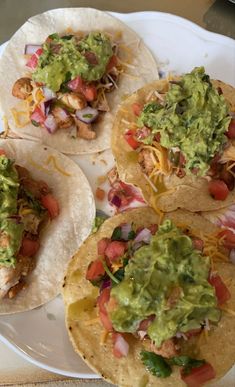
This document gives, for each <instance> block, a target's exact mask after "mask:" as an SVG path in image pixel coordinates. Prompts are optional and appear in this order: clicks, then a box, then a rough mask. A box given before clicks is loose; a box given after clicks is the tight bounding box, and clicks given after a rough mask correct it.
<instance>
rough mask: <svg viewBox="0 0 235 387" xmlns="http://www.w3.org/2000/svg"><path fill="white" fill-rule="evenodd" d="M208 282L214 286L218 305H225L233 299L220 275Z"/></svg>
mask: <svg viewBox="0 0 235 387" xmlns="http://www.w3.org/2000/svg"><path fill="white" fill-rule="evenodd" d="M208 282H209V283H210V284H211V285H212V286H214V288H215V294H216V297H217V300H218V304H219V305H221V304H224V303H225V302H226V301H228V300H229V299H230V298H231V293H230V291H229V290H228V288H227V286H226V285H225V283H224V282H223V281H222V279H221V277H220V276H219V275H213V276H210V278H209V280H208Z"/></svg>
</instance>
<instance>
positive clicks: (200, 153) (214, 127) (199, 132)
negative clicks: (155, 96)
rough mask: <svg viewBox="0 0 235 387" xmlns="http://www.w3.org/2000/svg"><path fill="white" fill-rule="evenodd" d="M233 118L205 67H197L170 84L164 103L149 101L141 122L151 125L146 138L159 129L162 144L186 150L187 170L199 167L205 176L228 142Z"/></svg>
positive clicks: (184, 152)
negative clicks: (212, 160)
mask: <svg viewBox="0 0 235 387" xmlns="http://www.w3.org/2000/svg"><path fill="white" fill-rule="evenodd" d="M230 120H231V117H229V115H228V106H227V103H226V101H225V98H224V96H223V95H220V94H219V92H218V91H217V89H216V88H214V87H213V86H212V84H211V82H210V78H209V76H208V75H206V74H205V70H204V68H203V67H198V68H195V69H194V70H193V71H192V72H191V73H189V74H186V75H184V76H182V77H181V79H180V80H179V81H174V82H172V83H171V84H170V89H169V91H168V92H167V93H166V96H165V101H164V103H163V105H161V104H159V103H157V102H151V103H148V104H146V105H145V106H144V109H143V111H142V113H141V115H140V117H139V120H138V126H140V127H142V126H143V125H146V126H148V127H149V128H151V129H152V131H151V132H152V133H151V135H150V136H149V137H148V138H147V139H145V140H144V142H147V143H150V144H151V143H152V141H153V138H154V134H156V133H160V135H161V138H160V144H161V145H162V146H163V147H165V148H168V149H171V148H174V147H177V148H179V149H180V151H181V152H182V153H183V155H184V157H185V159H186V165H185V171H186V174H191V173H192V170H194V172H195V170H196V171H197V174H198V175H199V176H203V175H205V174H206V172H207V170H208V168H209V162H210V161H211V159H212V158H213V157H214V156H215V154H216V153H217V152H220V151H222V149H223V146H224V144H225V143H226V136H225V134H224V133H225V132H226V131H227V130H228V126H229V123H230Z"/></svg>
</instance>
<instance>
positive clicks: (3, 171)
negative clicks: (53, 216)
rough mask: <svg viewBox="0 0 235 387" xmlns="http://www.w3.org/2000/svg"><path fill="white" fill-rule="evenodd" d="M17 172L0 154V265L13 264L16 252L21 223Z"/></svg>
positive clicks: (9, 161)
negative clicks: (18, 209)
mask: <svg viewBox="0 0 235 387" xmlns="http://www.w3.org/2000/svg"><path fill="white" fill-rule="evenodd" d="M18 190H19V180H18V174H17V171H16V170H15V167H14V163H13V161H12V160H10V159H8V158H7V157H6V156H0V203H1V207H0V265H4V266H14V264H15V261H16V258H15V255H16V254H17V253H18V251H19V248H20V245H21V240H22V234H23V229H24V227H23V224H22V223H17V221H16V220H15V219H14V218H11V216H14V215H15V214H16V213H17V197H18Z"/></svg>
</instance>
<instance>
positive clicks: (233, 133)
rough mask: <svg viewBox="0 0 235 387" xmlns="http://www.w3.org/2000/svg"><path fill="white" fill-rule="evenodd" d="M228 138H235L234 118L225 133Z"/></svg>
mask: <svg viewBox="0 0 235 387" xmlns="http://www.w3.org/2000/svg"><path fill="white" fill-rule="evenodd" d="M225 134H226V136H227V137H228V138H231V139H234V138H235V119H234V118H232V119H231V121H230V124H229V127H228V131H227V133H225Z"/></svg>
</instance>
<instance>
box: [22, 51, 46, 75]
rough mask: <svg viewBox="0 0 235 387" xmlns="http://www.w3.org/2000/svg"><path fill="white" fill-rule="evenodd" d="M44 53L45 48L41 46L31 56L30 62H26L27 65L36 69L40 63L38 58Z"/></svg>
mask: <svg viewBox="0 0 235 387" xmlns="http://www.w3.org/2000/svg"><path fill="white" fill-rule="evenodd" d="M42 53H43V49H42V48H39V49H38V50H37V51H36V52H35V54H33V55H32V56H31V58H30V59H29V60H28V62H27V63H26V66H27V67H29V68H31V69H33V70H34V69H35V68H36V67H37V64H38V58H39V56H40V55H42Z"/></svg>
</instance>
